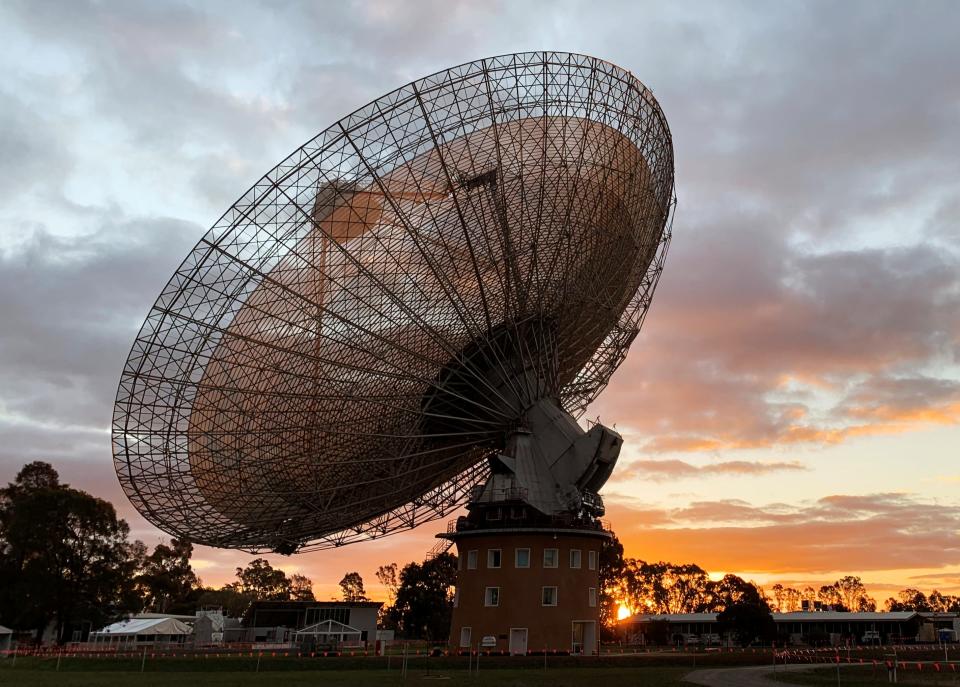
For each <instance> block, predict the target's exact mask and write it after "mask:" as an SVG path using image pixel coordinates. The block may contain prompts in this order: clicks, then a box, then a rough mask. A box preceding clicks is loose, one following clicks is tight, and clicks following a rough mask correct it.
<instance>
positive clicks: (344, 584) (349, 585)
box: [340, 572, 369, 601]
mask: <svg viewBox="0 0 960 687" xmlns="http://www.w3.org/2000/svg"><path fill="white" fill-rule="evenodd" d="M340 589H341V591H342V593H343V600H344V601H369V599H368V598H367V592H366V590H365V589H364V588H363V578H362V577H360V573H358V572H349V573H347V574H346V575H344V576H343V579H342V580H340Z"/></svg>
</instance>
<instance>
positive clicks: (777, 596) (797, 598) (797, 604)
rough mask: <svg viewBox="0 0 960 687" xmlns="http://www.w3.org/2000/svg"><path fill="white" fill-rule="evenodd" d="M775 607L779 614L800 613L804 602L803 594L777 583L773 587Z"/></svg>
mask: <svg viewBox="0 0 960 687" xmlns="http://www.w3.org/2000/svg"><path fill="white" fill-rule="evenodd" d="M771 591H772V592H773V603H774V607H775V608H776V609H777V611H778V612H779V613H791V612H793V611H799V610H800V608H801V602H802V600H803V593H802V592H800V591H798V590H796V589H794V588H793V587H784V586H783V585H782V584H780V583H777V584H775V585H773V587H771Z"/></svg>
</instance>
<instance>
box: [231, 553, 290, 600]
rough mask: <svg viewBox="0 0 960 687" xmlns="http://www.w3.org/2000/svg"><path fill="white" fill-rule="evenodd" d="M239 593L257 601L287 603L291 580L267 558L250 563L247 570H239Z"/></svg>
mask: <svg viewBox="0 0 960 687" xmlns="http://www.w3.org/2000/svg"><path fill="white" fill-rule="evenodd" d="M237 580H238V583H239V587H238V588H237V591H240V592H242V593H243V594H246V595H247V596H249V597H250V598H252V599H254V600H257V601H287V600H289V599H290V580H289V579H287V575H286V573H285V572H283V571H282V570H280V569H276V568H274V567H273V566H271V565H270V563H269V562H268V561H267V560H266V559H265V558H257V559H254V560H252V561H250V564H249V565H247V567H246V568H237Z"/></svg>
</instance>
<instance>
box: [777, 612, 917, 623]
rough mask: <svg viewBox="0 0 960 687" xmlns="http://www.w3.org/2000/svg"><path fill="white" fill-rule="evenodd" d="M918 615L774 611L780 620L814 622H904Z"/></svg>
mask: <svg viewBox="0 0 960 687" xmlns="http://www.w3.org/2000/svg"><path fill="white" fill-rule="evenodd" d="M916 615H917V612H916V611H893V612H887V613H885V612H876V611H875V612H862V613H858V612H850V611H793V612H791V613H774V614H773V619H774V620H778V621H787V622H789V621H797V622H812V621H816V620H825V621H827V622H844V621H847V622H874V623H877V622H880V623H883V622H888V623H898V622H899V623H903V622H906V621H908V620H910V619H912V618H914V617H915V616H916Z"/></svg>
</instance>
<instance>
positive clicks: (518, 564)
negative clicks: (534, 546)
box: [513, 549, 530, 568]
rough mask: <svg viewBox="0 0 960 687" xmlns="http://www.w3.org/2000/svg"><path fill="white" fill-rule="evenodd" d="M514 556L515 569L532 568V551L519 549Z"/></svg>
mask: <svg viewBox="0 0 960 687" xmlns="http://www.w3.org/2000/svg"><path fill="white" fill-rule="evenodd" d="M514 556H515V558H514V561H513V565H514V567H515V568H529V567H530V549H517V550H516V553H515V554H514Z"/></svg>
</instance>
